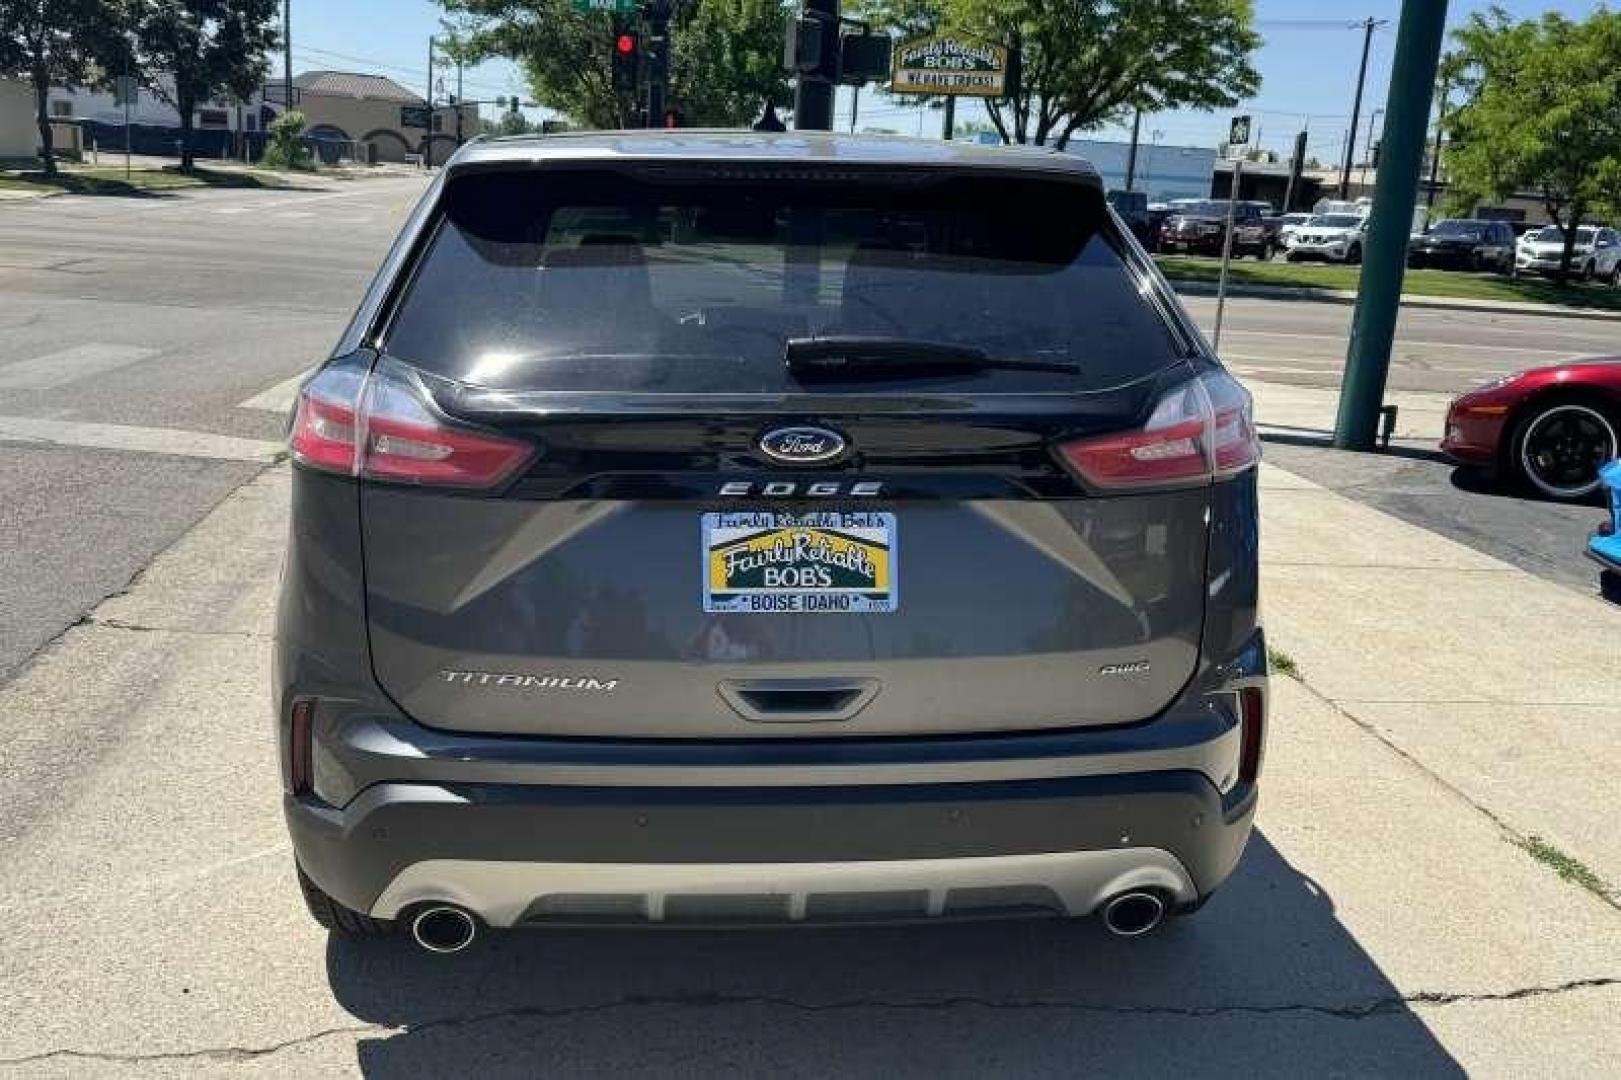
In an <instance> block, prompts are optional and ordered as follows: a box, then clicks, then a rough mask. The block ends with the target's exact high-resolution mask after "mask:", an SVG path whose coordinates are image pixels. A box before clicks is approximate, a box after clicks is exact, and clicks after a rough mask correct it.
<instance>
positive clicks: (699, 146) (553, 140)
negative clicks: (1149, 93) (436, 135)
mask: <svg viewBox="0 0 1621 1080" xmlns="http://www.w3.org/2000/svg"><path fill="white" fill-rule="evenodd" d="M612 158H617V159H631V160H643V161H648V160H655V161H669V162H671V163H672V164H674V163H679V162H683V161H724V162H751V163H788V164H815V165H841V164H842V165H863V166H873V165H897V166H907V165H913V166H915V165H938V166H958V167H970V168H984V169H994V170H1017V171H1020V172H1048V173H1059V174H1068V175H1071V176H1078V177H1081V178H1084V179H1088V180H1090V181H1092V182H1093V183H1097V182H1098V180H1097V177H1098V174H1097V170H1096V169H1094V168H1093V167H1092V165H1091V163H1090V162H1088V161H1086V160H1085V159H1084V158H1081V157H1078V156H1076V155H1074V154H1067V153H1063V152H1060V151H1057V150H1054V149H1053V148H1051V147H1039V146H981V145H979V144H977V143H970V142H939V141H937V140H932V139H914V138H908V137H906V136H895V135H839V134H832V133H829V132H822V131H790V132H785V133H781V134H773V133H769V132H753V131H738V130H735V129H732V130H704V129H697V128H680V129H675V130H669V129H659V128H649V129H645V130H635V131H582V132H570V133H568V134H564V135H514V136H510V137H507V138H499V139H481V140H478V141H476V142H472V143H468V144H467V146H465V147H464V148H463V149H462V150H461V152H460V153H458V154H457V155H456V159H455V162H454V164H456V165H458V166H461V165H481V164H495V163H500V162H523V161H535V162H542V161H582V160H583V161H589V160H593V159H612Z"/></svg>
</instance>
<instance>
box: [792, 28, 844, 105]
mask: <svg viewBox="0 0 1621 1080" xmlns="http://www.w3.org/2000/svg"><path fill="white" fill-rule="evenodd" d="M799 18H800V20H801V21H802V22H801V25H803V24H804V22H814V23H816V24H817V26H816V29H817V31H818V32H819V35H820V41H821V48H820V50H819V54H818V55H819V57H820V60H819V63H818V64H817V67H816V69H815V70H814V71H805V70H803V69H801V70H800V72H799V78H798V79H797V80H795V83H794V127H795V128H796V129H798V130H800V131H832V130H833V89H834V78H835V77H836V76H837V74H838V72H837V67H838V49H839V0H800V7H799Z"/></svg>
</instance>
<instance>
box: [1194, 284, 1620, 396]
mask: <svg viewBox="0 0 1621 1080" xmlns="http://www.w3.org/2000/svg"><path fill="white" fill-rule="evenodd" d="M1185 303H1186V304H1187V307H1188V310H1189V311H1191V312H1192V313H1193V315H1194V317H1195V319H1197V320H1198V323H1199V325H1200V327H1201V328H1203V329H1204V331H1205V334H1206V336H1209V335H1210V334H1211V333H1212V331H1213V329H1214V324H1215V312H1216V301H1215V300H1214V299H1212V298H1210V297H1204V296H1198V297H1189V298H1187V299H1186V301H1185ZM1352 311H1353V308H1352V307H1351V306H1350V305H1349V304H1330V303H1322V302H1318V301H1301V300H1274V299H1265V300H1262V299H1254V298H1246V297H1237V298H1234V299H1230V300H1228V301H1227V312H1226V316H1225V318H1224V320H1223V322H1224V325H1223V329H1222V338H1221V346H1220V353H1221V357H1222V359H1223V360H1225V361H1226V362H1227V363H1228V364H1229V365H1230V366H1231V367H1232V368H1233V370H1235V371H1237V372H1238V373H1239V374H1240V375H1242V376H1244V377H1246V378H1255V379H1263V380H1265V381H1267V382H1278V383H1291V384H1295V385H1299V386H1319V387H1337V386H1339V384H1340V376H1341V373H1342V372H1343V370H1344V367H1345V350H1346V343H1347V341H1348V340H1349V338H1350V332H1351V314H1352ZM1617 353H1621V320H1597V319H1581V318H1548V317H1546V316H1541V315H1510V314H1500V313H1497V312H1492V311H1452V310H1441V309H1434V308H1407V309H1404V310H1403V311H1402V314H1401V318H1400V320H1399V321H1398V323H1397V329H1396V348H1395V352H1394V354H1393V355H1392V357H1391V366H1390V381H1389V384H1388V385H1389V387H1390V389H1392V390H1427V391H1435V392H1441V393H1456V392H1458V391H1461V390H1465V389H1467V388H1468V387H1470V386H1471V385H1473V384H1475V383H1479V382H1484V381H1486V380H1488V379H1491V378H1494V377H1496V376H1498V375H1505V374H1507V373H1509V372H1511V371H1518V370H1521V369H1523V368H1528V367H1538V366H1541V365H1543V364H1552V363H1557V362H1558V361H1560V360H1568V359H1572V358H1574V357H1579V356H1605V355H1608V356H1613V355H1615V354H1617Z"/></svg>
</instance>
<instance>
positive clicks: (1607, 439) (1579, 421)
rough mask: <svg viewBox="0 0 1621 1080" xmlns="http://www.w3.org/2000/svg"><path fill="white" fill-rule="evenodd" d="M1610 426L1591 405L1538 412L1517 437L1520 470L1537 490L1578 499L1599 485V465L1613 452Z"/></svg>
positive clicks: (1565, 405) (1556, 406) (1616, 444)
mask: <svg viewBox="0 0 1621 1080" xmlns="http://www.w3.org/2000/svg"><path fill="white" fill-rule="evenodd" d="M1617 446H1618V443H1617V438H1616V431H1615V426H1614V425H1613V424H1611V422H1610V421H1609V419H1608V418H1606V417H1605V416H1604V414H1603V413H1600V412H1599V411H1597V410H1596V409H1592V408H1589V407H1588V406H1586V405H1577V404H1574V403H1570V404H1564V405H1555V406H1553V407H1551V408H1548V409H1545V410H1544V411H1542V412H1540V413H1537V414H1536V415H1535V416H1533V417H1532V418H1531V419H1530V420H1529V421H1527V423H1526V425H1525V433H1524V434H1523V435H1522V436H1521V438H1520V446H1519V465H1520V471H1521V472H1522V473H1523V474H1524V476H1525V478H1526V479H1527V480H1529V481H1530V482H1531V484H1532V486H1533V487H1535V488H1536V489H1537V490H1538V491H1540V492H1541V493H1542V494H1544V495H1547V496H1549V497H1551V498H1555V499H1580V498H1584V497H1586V496H1588V495H1591V494H1592V493H1593V492H1594V491H1596V490H1597V489H1598V485H1599V478H1598V470H1599V468H1600V467H1601V466H1602V465H1603V464H1604V463H1605V462H1606V461H1609V460H1611V459H1612V458H1614V457H1615V456H1616V454H1617Z"/></svg>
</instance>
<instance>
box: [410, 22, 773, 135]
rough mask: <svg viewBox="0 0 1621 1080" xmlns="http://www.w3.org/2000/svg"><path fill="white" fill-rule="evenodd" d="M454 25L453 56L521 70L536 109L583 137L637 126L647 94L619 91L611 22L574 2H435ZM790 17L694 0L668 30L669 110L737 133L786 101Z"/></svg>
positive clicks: (689, 119) (696, 122) (694, 121)
mask: <svg viewBox="0 0 1621 1080" xmlns="http://www.w3.org/2000/svg"><path fill="white" fill-rule="evenodd" d="M439 2H440V3H441V4H442V5H443V6H444V8H445V11H446V12H447V14H449V15H450V16H451V18H452V20H453V22H454V31H455V34H454V36H455V39H456V46H455V48H456V55H457V56H458V57H459V58H460V59H462V60H463V61H464V62H468V63H476V62H478V61H480V60H485V59H488V58H490V57H492V56H504V57H509V58H511V59H513V60H516V61H518V62H519V63H520V64H521V65H522V66H523V68H524V72H525V74H526V75H527V76H528V79H529V87H530V96H531V97H533V98H534V100H535V101H537V102H539V103H540V104H542V105H545V106H547V107H549V108H551V109H555V110H557V111H558V112H561V113H564V114H565V115H567V116H568V118H569V119H570V120H571V121H573V122H574V123H575V124H577V125H578V126H581V127H586V128H619V127H631V126H634V125H635V124H636V122H637V120H638V118H639V117H640V115H641V109H642V106H643V104H644V100H643V93H638V92H637V91H635V90H630V89H616V88H615V86H614V82H613V67H612V51H611V50H612V41H611V30H610V26H611V23H610V21H609V19H608V17H607V16H606V15H605V14H603V13H601V12H580V11H575V10H574V9H573V7H572V6H571V5H570V2H569V0H439ZM785 19H786V9H785V8H784V6H783V5H782V4H781V3H779V2H777V0H691V2H688V3H685V4H681V5H679V6H678V11H677V13H676V15H675V18H674V21H673V23H672V25H671V41H670V45H669V49H670V90H669V94H668V104H669V106H670V107H672V108H675V109H678V110H679V111H680V112H681V114H682V116H683V117H684V118H685V121H686V122H687V123H688V124H694V125H705V126H709V125H713V126H738V125H742V124H744V123H746V122H748V121H749V120H752V119H753V117H755V116H757V115H758V114H759V112H760V110H761V108H762V106H763V105H764V103H765V100H766V99H767V98H769V99H771V100H773V101H777V102H782V101H786V100H787V97H788V81H787V76H786V74H785V73H784V72H783V71H782V40H783V33H784V28H785Z"/></svg>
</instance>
